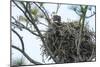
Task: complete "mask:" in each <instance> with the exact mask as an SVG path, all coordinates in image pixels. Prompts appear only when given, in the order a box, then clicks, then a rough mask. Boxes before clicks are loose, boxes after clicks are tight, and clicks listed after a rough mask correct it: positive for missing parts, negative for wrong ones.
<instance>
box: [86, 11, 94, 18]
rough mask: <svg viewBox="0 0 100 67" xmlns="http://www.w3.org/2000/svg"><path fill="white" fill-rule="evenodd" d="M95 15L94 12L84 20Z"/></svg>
mask: <svg viewBox="0 0 100 67" xmlns="http://www.w3.org/2000/svg"><path fill="white" fill-rule="evenodd" d="M95 14H96V12H94V13H93V14H92V15H90V16H86V17H85V18H90V17H92V16H94V15H95Z"/></svg>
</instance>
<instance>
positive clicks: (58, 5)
mask: <svg viewBox="0 0 100 67" xmlns="http://www.w3.org/2000/svg"><path fill="white" fill-rule="evenodd" d="M59 8H60V4H57V10H56V14H57V13H58V10H59Z"/></svg>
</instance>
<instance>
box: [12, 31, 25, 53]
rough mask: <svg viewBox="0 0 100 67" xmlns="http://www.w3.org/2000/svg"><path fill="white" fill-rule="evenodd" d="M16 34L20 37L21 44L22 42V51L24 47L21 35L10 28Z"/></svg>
mask: <svg viewBox="0 0 100 67" xmlns="http://www.w3.org/2000/svg"><path fill="white" fill-rule="evenodd" d="M11 30H12V31H13V32H14V33H15V34H16V35H17V36H18V38H19V39H20V42H21V44H22V51H24V50H25V48H24V42H23V39H22V37H21V36H20V35H19V34H18V33H17V32H16V31H15V30H14V29H11Z"/></svg>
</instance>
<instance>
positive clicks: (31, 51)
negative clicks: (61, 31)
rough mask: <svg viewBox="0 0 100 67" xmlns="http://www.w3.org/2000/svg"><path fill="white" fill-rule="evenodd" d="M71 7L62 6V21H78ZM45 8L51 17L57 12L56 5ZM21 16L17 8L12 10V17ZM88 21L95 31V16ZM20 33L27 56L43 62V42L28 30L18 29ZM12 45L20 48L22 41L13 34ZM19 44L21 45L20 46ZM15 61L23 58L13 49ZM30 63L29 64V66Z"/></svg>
mask: <svg viewBox="0 0 100 67" xmlns="http://www.w3.org/2000/svg"><path fill="white" fill-rule="evenodd" d="M69 6H70V5H61V7H60V9H59V11H58V15H60V16H61V17H62V21H67V20H68V19H71V20H78V19H79V16H78V15H77V14H76V13H75V12H74V11H72V10H70V9H69ZM45 8H46V9H47V10H48V13H49V14H50V15H51V13H52V12H54V11H55V10H56V4H45ZM19 15H22V12H21V11H20V10H19V9H18V8H16V7H13V8H12V16H14V17H15V18H16V17H17V16H19ZM86 21H88V22H89V27H90V29H92V28H93V30H95V16H93V17H91V18H89V19H87V20H86ZM39 28H40V29H45V27H43V26H40V25H39ZM16 30H17V31H18V33H20V34H22V36H23V39H24V44H25V50H26V52H27V54H28V55H29V56H30V57H31V58H33V59H34V60H36V61H39V62H42V56H41V55H40V54H41V50H40V45H41V44H42V43H41V41H40V40H39V39H38V38H37V37H36V36H34V35H32V34H30V33H29V32H27V31H26V30H23V31H21V32H20V31H19V30H18V29H16ZM12 43H13V44H15V45H17V46H20V45H21V44H20V41H19V40H18V37H17V36H16V35H15V34H12ZM18 44H19V45H18ZM12 52H13V55H12V57H13V59H16V58H18V57H19V56H21V53H20V52H19V51H17V50H15V49H13V51H12ZM46 62H47V63H50V62H52V60H51V61H46ZM28 63H29V62H27V64H28Z"/></svg>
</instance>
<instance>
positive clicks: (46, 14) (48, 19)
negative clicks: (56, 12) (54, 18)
mask: <svg viewBox="0 0 100 67" xmlns="http://www.w3.org/2000/svg"><path fill="white" fill-rule="evenodd" d="M33 3H34V4H35V5H36V6H37V7H38V8H39V9H40V10H41V11H42V12H43V14H44V15H45V17H46V20H47V21H48V23H49V24H51V22H50V18H49V15H48V13H47V11H46V10H45V8H43V9H44V10H45V11H44V10H43V9H42V8H41V7H40V6H39V5H38V4H36V3H35V2H33ZM45 12H46V13H45Z"/></svg>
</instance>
